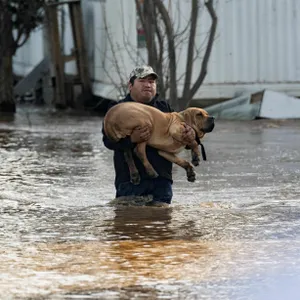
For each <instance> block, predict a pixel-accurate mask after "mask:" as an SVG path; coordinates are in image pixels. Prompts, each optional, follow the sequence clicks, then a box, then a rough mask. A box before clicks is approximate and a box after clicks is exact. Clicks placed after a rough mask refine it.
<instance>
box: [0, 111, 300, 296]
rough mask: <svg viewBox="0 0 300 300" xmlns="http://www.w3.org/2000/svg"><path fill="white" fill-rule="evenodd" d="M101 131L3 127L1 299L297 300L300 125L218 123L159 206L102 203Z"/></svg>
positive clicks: (28, 116)
mask: <svg viewBox="0 0 300 300" xmlns="http://www.w3.org/2000/svg"><path fill="white" fill-rule="evenodd" d="M101 128H102V118H101V117H90V116H64V115H59V114H50V113H48V114H46V113H42V112H40V111H36V112H30V113H29V112H25V111H22V110H21V111H19V112H18V113H17V115H16V116H15V118H14V119H13V120H7V119H2V120H0V162H1V172H0V191H1V192H0V214H1V218H0V261H1V264H0V298H1V299H213V300H215V299H218V300H223V299H251V300H252V299H253V300H269V299H270V300H277V299H278V300H279V299H285V300H296V299H299V294H300V184H299V181H300V122H299V121H271V120H256V121H244V122H238V121H236V122H229V121H220V120H219V121H218V120H217V121H216V126H215V129H214V131H213V132H212V133H210V134H208V135H207V136H206V137H205V139H204V141H203V143H204V145H205V149H206V153H207V159H208V160H207V161H206V162H203V161H202V162H201V163H200V166H199V167H197V168H196V173H197V180H196V182H194V183H190V182H188V181H187V180H186V175H185V171H184V170H182V169H180V168H179V167H177V166H175V167H174V185H173V187H174V198H173V202H172V205H171V206H170V207H163V208H161V207H133V206H111V205H110V201H111V200H112V199H113V198H114V186H113V180H114V171H113V168H112V152H111V151H110V150H108V149H106V148H104V146H103V144H102V134H101ZM181 155H182V156H186V157H189V156H190V154H189V153H187V152H185V153H182V154H181Z"/></svg>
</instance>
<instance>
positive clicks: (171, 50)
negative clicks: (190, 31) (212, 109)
mask: <svg viewBox="0 0 300 300" xmlns="http://www.w3.org/2000/svg"><path fill="white" fill-rule="evenodd" d="M153 2H154V4H155V5H156V7H157V9H158V11H159V13H160V14H161V17H162V21H163V23H164V25H165V28H166V32H167V36H168V54H169V70H170V72H169V74H170V102H171V104H172V105H173V106H174V108H175V109H176V107H175V105H177V86H176V85H177V82H176V52H175V43H174V32H173V26H172V22H171V19H170V16H169V14H168V11H167V9H166V7H165V6H164V4H163V3H162V1H160V0H153Z"/></svg>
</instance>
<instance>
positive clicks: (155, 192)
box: [116, 177, 173, 204]
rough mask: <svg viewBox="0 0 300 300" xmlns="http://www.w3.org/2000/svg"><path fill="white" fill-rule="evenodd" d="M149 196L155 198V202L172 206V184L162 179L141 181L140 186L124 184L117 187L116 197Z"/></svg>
mask: <svg viewBox="0 0 300 300" xmlns="http://www.w3.org/2000/svg"><path fill="white" fill-rule="evenodd" d="M149 195H152V196H153V200H152V201H153V202H164V203H168V204H170V203H171V200H172V197H173V191H172V182H171V181H170V180H168V179H165V178H161V177H158V178H154V179H144V180H141V182H140V184H138V185H134V184H132V183H131V182H123V183H121V184H119V186H118V187H117V194H116V197H124V196H149Z"/></svg>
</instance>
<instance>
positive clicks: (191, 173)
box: [186, 168, 196, 182]
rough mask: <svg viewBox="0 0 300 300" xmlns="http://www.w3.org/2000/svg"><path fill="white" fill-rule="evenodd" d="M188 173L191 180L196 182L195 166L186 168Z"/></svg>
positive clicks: (188, 178)
mask: <svg viewBox="0 0 300 300" xmlns="http://www.w3.org/2000/svg"><path fill="white" fill-rule="evenodd" d="M186 175H187V180H188V181H189V182H194V181H195V180H196V173H195V171H194V169H193V168H188V169H187V170H186Z"/></svg>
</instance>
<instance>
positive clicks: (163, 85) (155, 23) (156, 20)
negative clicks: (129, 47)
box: [135, 0, 217, 110]
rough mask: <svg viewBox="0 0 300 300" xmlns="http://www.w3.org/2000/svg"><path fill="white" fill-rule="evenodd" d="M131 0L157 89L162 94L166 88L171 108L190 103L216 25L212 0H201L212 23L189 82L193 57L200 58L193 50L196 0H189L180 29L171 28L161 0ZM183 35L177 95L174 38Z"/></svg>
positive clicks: (203, 71)
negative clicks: (185, 45)
mask: <svg viewBox="0 0 300 300" xmlns="http://www.w3.org/2000/svg"><path fill="white" fill-rule="evenodd" d="M135 1H136V7H137V12H138V15H139V18H140V20H141V22H142V24H143V28H144V32H145V38H146V43H147V51H148V63H149V65H152V66H153V67H154V68H155V69H156V70H157V72H158V74H159V76H160V92H161V93H162V95H166V91H168V90H169V102H170V104H171V105H172V106H173V107H174V109H175V110H182V109H184V108H186V107H187V106H189V105H190V102H191V100H192V99H193V97H194V95H195V93H196V92H197V91H198V89H199V88H200V86H201V84H202V83H203V81H204V79H205V77H206V74H207V66H208V62H209V58H210V55H211V51H212V47H213V43H214V40H215V34H216V29H217V15H216V12H215V10H214V2H213V0H205V2H204V5H205V8H206V9H207V11H208V13H209V15H210V17H211V21H212V23H211V27H210V30H209V33H208V39H207V43H206V45H205V49H204V55H203V58H202V65H201V69H200V70H199V73H198V75H197V78H196V80H195V82H192V74H193V65H194V62H195V59H196V58H197V59H200V55H199V53H200V52H199V51H196V50H197V49H196V44H195V39H196V31H197V22H198V19H199V10H200V9H199V8H200V1H199V0H191V11H190V21H189V22H188V26H187V28H186V29H185V30H184V31H183V32H181V33H178V32H176V31H175V28H174V24H173V22H172V18H171V16H170V14H169V12H168V9H167V7H166V6H165V5H164V3H163V1H162V0H144V1H143V5H142V4H141V1H139V0H135ZM179 18H180V16H179ZM186 34H187V36H186ZM183 36H186V37H187V40H188V48H187V58H186V68H185V74H184V75H183V76H184V84H183V92H182V95H181V97H180V98H178V91H177V84H178V78H177V69H176V65H177V57H176V43H177V41H178V39H182V38H183ZM183 40H184V39H183ZM165 41H166V42H165ZM165 54H166V55H165ZM166 65H167V67H168V68H167V74H166V76H163V74H164V72H163V69H164V66H166Z"/></svg>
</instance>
